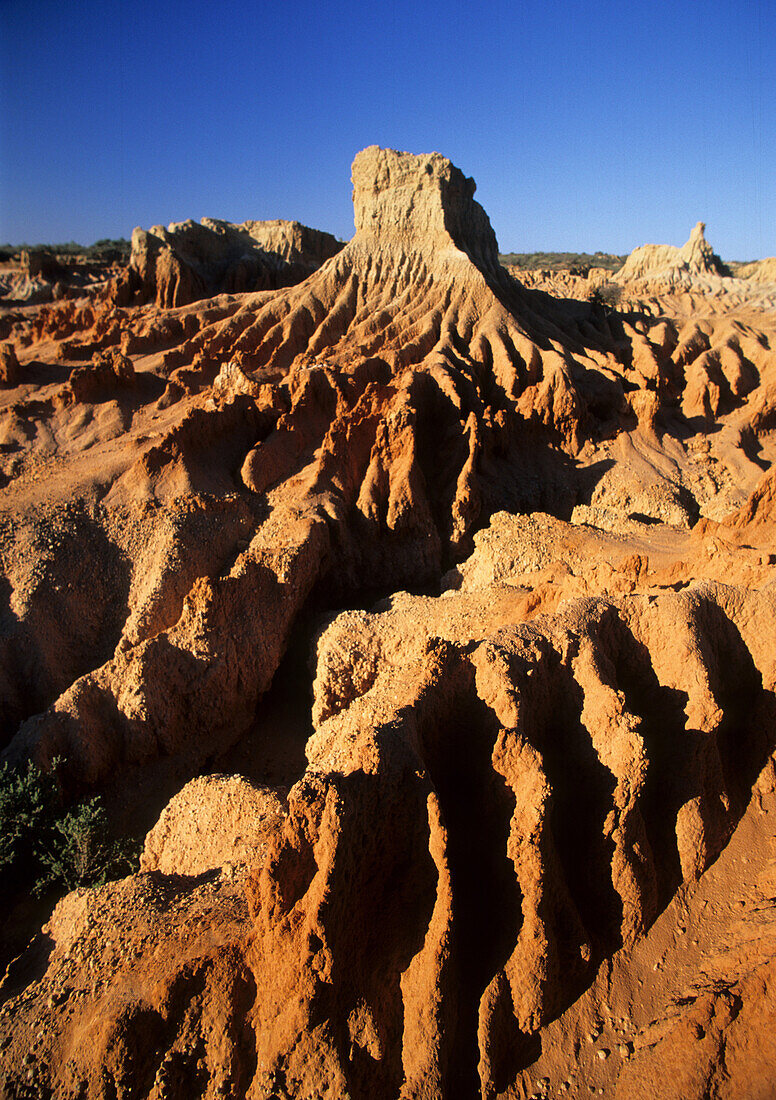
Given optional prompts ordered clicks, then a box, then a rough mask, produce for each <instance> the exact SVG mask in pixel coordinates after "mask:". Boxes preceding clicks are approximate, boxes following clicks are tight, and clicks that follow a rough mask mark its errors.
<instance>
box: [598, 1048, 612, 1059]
mask: <svg viewBox="0 0 776 1100" xmlns="http://www.w3.org/2000/svg"><path fill="white" fill-rule="evenodd" d="M596 1053H597V1055H598V1057H599V1058H600V1059H601V1061H602V1062H604V1061H606V1059H607V1058H608V1057H609V1051H608V1050H606V1048H605V1047H602V1048H601V1050H599V1051H596Z"/></svg>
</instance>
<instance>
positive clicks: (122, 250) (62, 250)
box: [0, 237, 132, 262]
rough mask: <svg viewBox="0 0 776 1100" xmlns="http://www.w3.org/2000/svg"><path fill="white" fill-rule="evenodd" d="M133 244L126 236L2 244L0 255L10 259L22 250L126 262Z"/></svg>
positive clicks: (0, 245)
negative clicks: (87, 242) (54, 242)
mask: <svg viewBox="0 0 776 1100" xmlns="http://www.w3.org/2000/svg"><path fill="white" fill-rule="evenodd" d="M131 249H132V244H131V242H130V241H128V240H127V239H126V237H116V238H115V239H113V238H110V237H103V238H102V239H101V240H99V241H95V242H94V244H88V245H83V244H79V243H78V242H77V241H65V242H64V243H63V244H26V243H23V244H0V257H2V258H4V259H6V260H9V259H11V258H12V257H14V256H17V257H18V256H19V255H20V254H21V253H22V252H47V253H49V254H50V255H53V256H85V257H86V259H87V260H105V259H114V258H116V257H115V254H116V253H118V258H120V259H121V260H122V261H124V262H126V261H127V260H128V259H129V254H130V251H131Z"/></svg>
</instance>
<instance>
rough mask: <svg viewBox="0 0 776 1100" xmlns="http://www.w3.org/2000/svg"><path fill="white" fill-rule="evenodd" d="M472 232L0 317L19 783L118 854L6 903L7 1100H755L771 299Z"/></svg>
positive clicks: (1, 670) (765, 283)
mask: <svg viewBox="0 0 776 1100" xmlns="http://www.w3.org/2000/svg"><path fill="white" fill-rule="evenodd" d="M473 195H474V183H473V181H472V180H470V179H467V178H466V177H465V176H464V175H463V174H462V173H461V172H460V171H459V170H458V169H457V168H455V167H454V166H453V165H452V164H451V163H450V162H449V161H448V160H446V159H445V158H444V157H442V156H440V155H439V154H436V153H434V154H432V155H430V156H412V155H409V154H405V153H396V152H393V151H391V150H383V149H378V148H377V147H374V146H373V147H370V148H369V149H366V150H364V151H363V152H361V153H359V154H358V156H357V157H356V159H355V161H354V163H353V201H354V207H355V227H356V232H355V236H354V237H353V239H352V240H351V241H350V242H349V243H348V244H345V245H343V244H342V243H341V242H338V241H336V240H335V239H334V238H333V237H330V236H329V235H328V234H325V233H320V232H317V231H315V230H311V229H308V228H306V227H304V226H301V225H298V224H297V223H289V222H246V223H244V224H243V225H240V226H233V225H229V224H227V223H225V222H219V221H215V220H209V219H206V220H205V221H203V223H202V224H201V225H198V224H196V223H193V222H183V223H179V224H177V225H172V226H170V227H168V228H167V229H165V228H163V227H159V226H157V227H154V228H153V229H151V230H149V231H147V232H144V231H142V230H136V231H135V234H134V236H133V241H132V254H131V258H130V262H129V264H128V265H126V266H122V265H120V264H119V265H115V266H114V267H113V268H111V269H110V270H108V269H105V270H104V271H101V272H100V271H96V272H94V271H92V272H91V273H86V274H82V275H81V276H79V278H78V279H75V278H72V279H70V280H69V281H68V279H67V278H66V277H63V276H62V274H61V272H59V273H58V274H57V276H56V278H57V280H58V281H57V286H58V287H59V289H58V290H57V292H56V294H54V293H53V291H51V293H49V291H48V290H46V285H45V284H47V278H48V285H49V288H50V286H51V284H52V279H53V278H54V276H51V275H50V274H49V276H48V277H47V276H46V272H45V270H43V269H33V268H34V265H33V268H31V267H30V261H29V259H28V261H27V269H26V271H21V270H18V271H15V272H13V273H10V274H7V275H6V282H5V284H4V286H5V288H6V297H5V299H4V301H5V305H4V306H3V308H2V310H1V311H0V339H1V340H2V341H3V343H2V347H0V379H1V381H0V386H1V388H0V486H1V488H0V500H1V501H2V514H1V516H0V552H1V553H2V588H1V589H0V591H1V593H2V608H1V611H0V613H1V616H2V617H1V618H0V623H1V624H2V629H1V630H0V691H1V692H2V700H3V707H2V711H1V712H0V718H1V720H2V736H3V745H4V759H5V760H6V761H7V762H8V763H9V765H11V766H18V765H21V764H23V763H24V762H25V761H27V760H28V759H32V760H33V761H35V762H36V764H37V765H38V766H39V767H41V768H43V769H46V768H50V767H51V765H52V762H53V761H54V760H55V759H56V758H59V759H60V760H61V764H60V765H59V773H58V774H59V782H60V784H61V787H62V797H63V798H64V799H65V800H66V802H70V803H77V802H78V800H80V799H83V798H86V797H91V796H93V795H94V794H99V795H101V796H102V798H103V802H104V805H105V806H106V808H107V809H108V812H109V815H110V823H111V827H112V828H113V829H114V830H115V831H116V832H117V834H123V835H126V834H132V835H135V836H144V837H145V840H144V846H143V851H142V856H141V859H140V867H139V870H137V871H136V873H134V874H132V875H130V876H129V877H126V878H124V879H122V880H120V881H113V882H109V883H108V884H107V885H103V886H97V887H93V888H82V889H78V890H76V891H75V892H72V893H70V894H68V895H67V896H65V897H63V898H62V899H61V900H60V901H59V902H58V903H57V904H56V907H55V908H54V910H53V913H51V912H50V907H49V909H46V910H45V911H41V912H38V911H35V910H26V909H24V904H25V902H24V899H19V898H13V899H11V902H10V903H9V906H10V909H12V912H10V915H8V917H7V920H6V922H5V925H4V929H5V931H4V935H5V936H6V940H7V942H6V946H5V947H4V961H3V966H4V967H6V966H7V969H5V976H4V978H3V981H2V985H1V986H0V990H1V991H2V992H1V996H2V1002H3V1003H2V1006H1V1007H0V1059H1V1060H2V1075H1V1076H0V1080H2V1082H3V1084H2V1090H4V1091H2V1090H0V1095H2V1096H4V1097H7V1098H9V1100H10V1098H17V1097H57V1098H66V1100H92V1098H95V1100H96V1098H98V1097H99V1098H101V1100H109V1098H110V1100H125V1098H126V1100H128V1098H135V1097H142V1098H149V1100H151V1098H153V1100H162V1098H165V1097H166V1098H181V1100H188V1098H196V1097H207V1098H216V1097H235V1098H237V1097H249V1098H251V1100H260V1098H261V1100H270V1098H275V1100H292V1098H293V1100H314V1098H319V1097H320V1098H323V1097H328V1098H332V1100H335V1098H347V1097H350V1098H352V1100H389V1098H401V1100H411V1098H412V1100H434V1098H450V1100H470V1098H475V1097H480V1096H481V1097H484V1098H487V1100H494V1098H496V1097H505V1098H507V1097H508V1098H520V1100H526V1098H528V1097H532V1098H547V1097H556V1096H568V1097H587V1096H589V1095H592V1094H595V1095H602V1096H605V1097H611V1098H617V1100H641V1098H649V1100H654V1098H666V1100H669V1098H670V1100H704V1098H714V1100H734V1098H735V1100H767V1098H771V1097H773V1096H774V1095H775V1092H774V1089H775V1088H776V1086H774V1080H776V1026H775V1025H776V1019H775V1016H776V1010H774V1004H776V768H775V767H774V755H773V754H774V749H776V696H775V695H774V691H775V690H776V639H775V638H774V625H773V624H774V612H776V584H775V583H774V582H775V581H776V553H774V551H776V541H775V536H776V530H775V521H776V466H774V465H773V463H774V459H776V271H774V264H775V263H776V261H773V260H770V261H764V262H763V263H762V264H759V265H749V268H741V269H739V270H736V271H733V270H732V269H731V268H730V267H729V266H726V265H725V264H723V263H722V261H721V260H720V259H719V257H718V256H716V255H715V253H714V252H713V250H712V248H711V247H710V246H709V244H708V243H707V242H706V239H705V235H704V227H703V226H702V224H700V223H699V225H698V226H696V228H695V229H694V230H693V232H692V234H691V236H690V239H689V240H688V242H687V244H686V245H685V246H683V247H682V248H681V249H680V248H673V247H670V246H662V245H647V246H645V247H644V248H641V249H637V250H636V252H635V253H634V254H632V255H631V256H630V257H629V258H628V260H627V261H626V263H625V264H624V266H623V267H622V268H621V269H620V270H619V271H618V272H616V273H614V274H613V273H612V271H611V270H604V269H601V270H596V269H595V268H594V269H591V270H585V271H573V272H570V271H566V272H558V271H544V272H543V271H524V270H522V269H518V268H509V269H507V268H505V267H503V266H501V264H500V263H499V255H498V250H497V244H496V239H495V236H494V233H493V231H492V229H491V226H490V223H489V221H488V218H487V215H486V214H485V212H484V210H483V209H482V208H481V207H480V206H479V205H478V204H477V203H476V202H475V201H474V198H473ZM769 265H770V266H769ZM46 299H48V301H46ZM20 913H21V914H22V916H20V915H19V914H20ZM24 913H27V914H28V915H27V917H26V918H25V917H24V916H23V915H24ZM30 914H31V915H30ZM36 914H37V915H36ZM25 920H26V921H27V923H26V924H25V923H24V921H25ZM36 921H37V923H36ZM44 922H45V923H44ZM41 925H42V927H41ZM9 945H10V946H9ZM0 972H1V971H0Z"/></svg>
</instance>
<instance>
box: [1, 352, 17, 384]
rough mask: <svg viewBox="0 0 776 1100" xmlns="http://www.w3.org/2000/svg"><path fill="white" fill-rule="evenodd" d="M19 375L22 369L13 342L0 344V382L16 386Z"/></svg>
mask: <svg viewBox="0 0 776 1100" xmlns="http://www.w3.org/2000/svg"><path fill="white" fill-rule="evenodd" d="M21 377H22V370H21V367H20V366H19V360H18V358H17V356H16V351H15V350H14V346H13V344H0V384H2V385H3V386H16V385H18V383H19V382H20V381H21Z"/></svg>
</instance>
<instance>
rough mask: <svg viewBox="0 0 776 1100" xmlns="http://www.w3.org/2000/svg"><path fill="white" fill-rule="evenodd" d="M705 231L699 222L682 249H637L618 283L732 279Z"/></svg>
mask: <svg viewBox="0 0 776 1100" xmlns="http://www.w3.org/2000/svg"><path fill="white" fill-rule="evenodd" d="M705 230H706V225H705V223H704V222H698V223H697V225H696V226H695V228H694V229H693V231H692V233H691V234H690V238H689V240H688V241H687V242H686V243H685V244H683V245H682V247H681V248H675V247H674V246H673V245H670V244H645V245H642V246H641V247H640V248H636V249H634V251H633V252H631V254H630V256H629V257H628V259H627V260H626V261H625V263H624V264H623V266H622V267H621V268H620V270H619V271H618V272H617V279H618V281H620V282H629V281H632V280H634V279H651V280H654V281H656V282H667V283H678V282H682V280H683V279H686V278H687V277H688V276H693V275H696V276H704V275H712V276H724V275H730V271H729V269H728V268H727V267H726V266H725V265H724V264H723V263H722V261H721V260H720V258H719V256H718V255H717V254H716V253H715V252H714V249H713V248H712V247H711V245H710V244H709V243H708V241H707V240H706V237H705V236H704V233H705Z"/></svg>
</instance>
